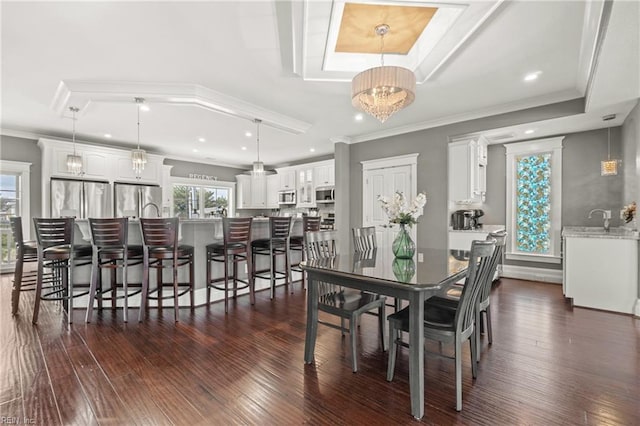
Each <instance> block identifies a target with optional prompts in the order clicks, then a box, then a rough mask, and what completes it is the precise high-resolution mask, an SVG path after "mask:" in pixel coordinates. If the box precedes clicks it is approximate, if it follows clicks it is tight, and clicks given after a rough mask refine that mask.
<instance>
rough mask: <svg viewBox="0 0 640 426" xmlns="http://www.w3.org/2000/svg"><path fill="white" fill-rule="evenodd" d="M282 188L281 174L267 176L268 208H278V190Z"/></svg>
mask: <svg viewBox="0 0 640 426" xmlns="http://www.w3.org/2000/svg"><path fill="white" fill-rule="evenodd" d="M279 189H280V176H278V175H277V174H275V175H268V176H267V203H266V206H265V207H266V208H268V209H277V208H278V207H279V206H278V190H279Z"/></svg>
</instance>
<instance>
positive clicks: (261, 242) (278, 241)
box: [251, 238, 285, 250]
mask: <svg viewBox="0 0 640 426" xmlns="http://www.w3.org/2000/svg"><path fill="white" fill-rule="evenodd" d="M271 241H273V246H274V247H284V245H285V240H284V239H283V238H274V239H273V240H272V239H270V238H258V239H257V240H253V241H251V247H253V248H256V249H264V250H269V243H270V242H271Z"/></svg>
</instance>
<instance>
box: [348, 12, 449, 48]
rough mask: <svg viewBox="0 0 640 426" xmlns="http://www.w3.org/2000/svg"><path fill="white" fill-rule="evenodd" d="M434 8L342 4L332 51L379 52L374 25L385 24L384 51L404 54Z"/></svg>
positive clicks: (420, 32) (422, 28) (378, 41)
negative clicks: (334, 47) (342, 9)
mask: <svg viewBox="0 0 640 426" xmlns="http://www.w3.org/2000/svg"><path fill="white" fill-rule="evenodd" d="M437 10H438V8H435V7H415V6H382V5H371V4H361V3H345V5H344V12H343V14H342V22H341V23H340V32H339V34H338V41H337V43H336V52H344V53H380V36H378V35H376V32H375V28H376V26H378V25H380V24H387V25H389V27H390V29H389V33H387V35H385V36H384V53H397V54H403V55H406V54H407V53H408V52H409V50H411V48H412V47H413V45H414V44H415V42H416V40H418V37H420V34H422V31H423V30H424V29H425V27H426V26H427V25H428V24H429V21H431V18H432V17H433V15H434V14H435V13H436V11H437Z"/></svg>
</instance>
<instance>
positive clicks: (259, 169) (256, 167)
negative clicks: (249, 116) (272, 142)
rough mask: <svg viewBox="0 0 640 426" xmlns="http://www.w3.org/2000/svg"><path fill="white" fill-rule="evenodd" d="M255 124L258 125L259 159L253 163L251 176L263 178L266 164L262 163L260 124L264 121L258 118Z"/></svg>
mask: <svg viewBox="0 0 640 426" xmlns="http://www.w3.org/2000/svg"><path fill="white" fill-rule="evenodd" d="M253 122H254V123H256V151H257V153H258V159H257V161H254V162H253V170H252V171H251V174H252V175H254V176H261V175H263V174H264V163H263V162H262V161H260V123H262V120H260V119H258V118H256V119H255V120H253Z"/></svg>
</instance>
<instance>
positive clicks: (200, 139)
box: [198, 138, 207, 142]
mask: <svg viewBox="0 0 640 426" xmlns="http://www.w3.org/2000/svg"><path fill="white" fill-rule="evenodd" d="M206 141H207V140H206V139H205V138H198V142H206Z"/></svg>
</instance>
